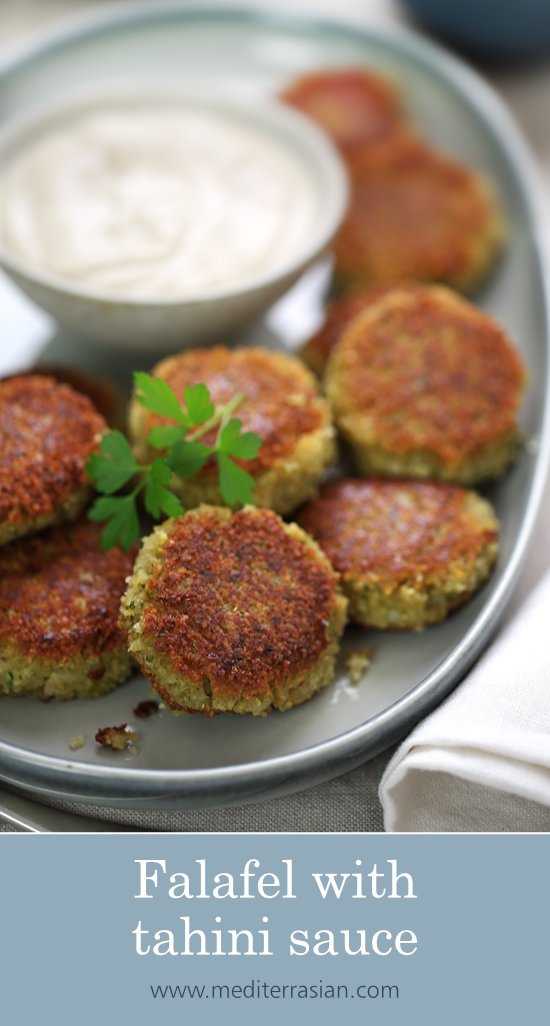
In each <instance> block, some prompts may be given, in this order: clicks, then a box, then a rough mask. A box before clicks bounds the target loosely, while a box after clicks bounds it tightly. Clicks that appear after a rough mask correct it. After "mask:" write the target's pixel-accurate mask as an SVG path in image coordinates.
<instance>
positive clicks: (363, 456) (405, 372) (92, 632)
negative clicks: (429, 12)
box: [0, 69, 525, 715]
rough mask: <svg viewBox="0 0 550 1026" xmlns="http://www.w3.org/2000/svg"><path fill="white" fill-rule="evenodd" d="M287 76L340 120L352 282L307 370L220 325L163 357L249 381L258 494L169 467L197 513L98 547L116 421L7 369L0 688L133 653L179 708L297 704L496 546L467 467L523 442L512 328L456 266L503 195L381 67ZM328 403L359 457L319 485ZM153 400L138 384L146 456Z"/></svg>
mask: <svg viewBox="0 0 550 1026" xmlns="http://www.w3.org/2000/svg"><path fill="white" fill-rule="evenodd" d="M283 98H284V99H285V101H286V102H289V103H293V104H294V105H295V106H297V107H299V108H300V109H302V110H303V111H305V112H306V113H307V114H309V115H310V116H313V117H314V118H315V119H316V120H317V121H318V122H319V123H320V124H321V125H322V126H323V127H324V128H325V129H326V130H327V131H328V132H329V134H330V135H332V137H333V139H334V141H335V142H336V144H337V145H338V146H339V147H340V150H341V152H342V154H343V156H344V159H345V161H346V163H347V166H348V168H349V173H350V180H351V183H352V190H351V202H350V208H349V212H348V216H347V218H346V220H345V222H344V225H343V227H342V229H341V231H340V233H339V235H338V237H337V239H336V242H335V248H334V260H335V278H334V280H335V285H336V288H337V289H339V290H340V292H342V290H345V294H344V295H340V296H338V297H337V298H333V299H332V300H331V302H330V303H329V305H328V308H327V314H326V321H325V324H324V326H323V327H322V328H321V330H320V331H319V332H317V333H316V335H315V336H314V337H313V338H312V339H310V340H309V341H308V343H307V344H306V346H305V347H304V349H303V350H302V356H303V359H304V360H305V363H307V364H309V368H310V369H308V367H306V365H305V363H304V362H302V361H301V360H300V359H298V358H296V357H293V356H289V355H284V354H281V353H275V352H269V351H266V350H262V349H259V348H255V349H254V348H242V349H236V350H229V349H227V348H225V347H223V346H216V347H213V348H210V349H196V350H192V351H187V352H185V353H182V354H181V355H179V356H176V357H170V358H169V359H167V360H164V361H162V362H161V363H160V364H159V365H158V366H157V367H156V368H155V370H154V372H153V373H154V374H156V375H157V376H158V377H160V378H162V379H163V380H165V381H166V382H168V384H169V385H170V386H171V387H172V388H173V390H174V391H175V392H176V394H178V395H182V394H183V390H184V388H185V387H186V386H189V385H195V384H198V383H199V382H203V383H204V384H206V385H207V387H208V389H209V391H210V394H211V397H212V400H213V401H214V402H215V403H216V404H222V403H225V402H227V401H228V400H229V399H230V398H231V397H232V396H233V395H234V394H235V393H236V392H237V391H242V392H243V393H244V394H245V397H246V398H245V400H244V401H243V403H242V405H241V406H240V407H239V418H240V419H241V421H242V426H243V429H244V430H246V431H254V432H256V433H257V434H258V435H260V436H261V437H262V438H263V440H264V441H263V445H262V448H261V450H260V453H259V455H258V457H257V459H255V460H254V461H247V462H246V463H245V464H243V466H245V467H246V469H247V470H248V472H249V473H251V474H252V476H253V477H254V479H255V501H256V506H255V507H254V508H252V507H245V508H244V509H241V510H237V511H234V512H233V511H230V510H229V509H226V508H224V507H223V503H222V499H221V495H220V492H219V487H218V482H217V477H216V473H215V468H214V467H213V466H210V465H209V464H207V465H206V466H205V467H204V468H203V470H202V471H200V473H199V474H197V475H195V477H194V478H191V479H185V480H184V479H178V477H177V476H174V477H173V478H172V482H171V485H170V487H171V488H172V489H173V490H174V492H175V493H176V494H177V495H178V496H179V497H180V498H181V500H182V502H183V505H184V506H185V507H186V508H187V509H188V510H189V511H190V512H188V513H187V514H186V515H185V516H184V517H182V518H180V519H179V520H168V521H166V522H165V523H163V524H161V525H159V526H158V527H157V528H155V530H154V531H153V532H152V534H151V535H149V537H147V538H145V539H144V541H143V543H142V546H141V550H140V552H139V554H138V556H137V559H136V561H135V565H134V568H133V572H132V573H131V570H132V564H133V556H134V554H129V555H125V554H123V553H121V552H120V551H119V550H116V549H115V550H112V551H111V552H109V553H100V551H99V544H98V531H97V528H96V527H95V526H94V525H92V524H91V523H89V522H87V521H86V520H82V519H77V518H78V517H79V514H80V513H81V511H82V510H83V509H84V507H85V505H86V503H87V501H88V500H89V486H88V484H87V482H86V476H85V463H86V459H87V457H88V455H89V453H90V452H91V451H94V449H95V448H97V445H98V444H99V440H100V438H101V435H102V433H103V431H104V430H105V427H106V425H105V421H104V420H103V419H102V417H101V416H100V415H99V414H98V413H97V411H95V410H94V408H93V406H92V404H91V402H90V401H89V400H88V399H85V397H83V396H79V395H78V394H77V393H76V392H75V391H74V390H73V389H71V388H70V387H69V386H68V385H66V384H60V383H59V382H56V381H54V380H53V379H51V378H45V377H43V378H40V377H26V378H25V377H17V378H12V379H10V381H6V382H0V438H2V456H1V461H0V462H1V466H0V541H1V542H4V543H6V542H8V543H9V544H7V545H6V544H5V545H4V547H3V548H2V549H0V575H1V580H0V691H4V692H10V693H14V692H15V693H17V692H24V691H30V692H32V693H34V694H36V695H38V696H39V697H49V696H55V697H59V698H68V697H73V696H75V695H85V696H90V695H92V694H99V693H102V692H103V691H106V690H108V689H109V688H110V687H113V686H115V685H116V684H117V683H119V682H120V681H121V680H123V679H124V678H125V677H126V676H127V675H128V673H129V671H130V656H131V658H132V659H134V660H135V661H136V662H137V663H138V664H139V666H140V667H141V669H142V670H143V672H144V674H145V675H146V676H147V677H148V678H149V680H150V681H151V682H152V684H153V686H154V687H155V689H156V690H157V691H158V692H159V694H160V695H161V696H162V698H163V700H164V701H165V703H166V704H167V706H169V707H170V708H171V709H172V710H174V711H176V712H181V711H200V712H202V713H205V714H207V715H215V714H216V713H218V712H223V711H231V712H235V713H252V714H253V715H264V714H265V713H267V712H269V711H270V710H271V709H273V708H275V709H281V710H284V709H288V708H290V707H292V706H294V705H298V704H300V703H302V702H304V701H306V700H307V699H309V698H310V697H312V695H314V694H315V693H316V692H317V691H318V690H319V689H320V688H322V687H324V686H325V685H327V684H328V683H330V681H331V680H332V679H333V675H334V666H335V659H336V656H337V653H338V648H339V642H340V638H341V635H342V633H343V630H344V627H345V623H346V619H347V617H348V615H349V617H350V618H351V619H352V620H355V621H356V622H358V623H360V624H363V625H364V626H366V627H371V628H378V629H414V630H420V629H422V628H424V627H425V626H427V625H428V624H432V623H437V622H440V621H441V620H443V619H444V618H445V617H446V616H447V615H448V613H449V612H450V611H451V610H452V609H454V608H455V607H457V606H458V605H460V604H462V603H463V602H465V601H466V600H467V599H468V598H469V597H470V596H471V595H472V594H473V593H474V592H475V591H476V590H477V589H478V588H479V586H480V585H481V584H482V583H483V582H484V581H485V580H486V578H487V577H488V575H489V574H490V572H491V569H492V567H493V566H494V563H495V560H496V558H497V551H498V522H497V518H496V515H495V513H494V510H493V509H492V507H491V505H490V503H489V502H488V501H487V500H486V499H485V498H482V497H481V496H480V495H478V494H476V493H475V492H473V491H471V490H470V489H471V487H472V486H474V485H477V484H479V483H481V482H484V481H486V480H488V479H490V478H496V477H499V476H501V475H502V474H503V473H504V472H505V471H506V470H507V469H508V467H509V466H510V464H511V463H512V461H513V460H514V458H515V455H516V453H517V450H518V445H519V441H520V434H519V429H518V423H517V415H518V409H519V405H520V401H521V396H522V391H523V387H524V383H525V370H524V367H523V364H522V361H521V359H520V357H519V355H518V353H517V352H516V350H515V349H514V346H513V345H512V343H511V342H510V340H509V339H508V337H507V335H506V333H505V332H504V330H503V329H502V328H501V327H500V326H499V325H498V324H497V323H496V322H495V321H494V320H492V318H490V317H489V316H488V315H486V314H484V313H482V312H481V311H480V310H478V309H476V308H475V307H474V306H472V305H471V304H470V303H469V302H468V301H467V300H465V299H464V298H462V297H461V296H459V295H458V294H457V293H456V292H454V291H453V290H452V288H460V289H463V290H470V289H471V288H473V287H474V286H475V285H476V284H477V283H478V282H479V281H481V280H482V278H483V277H484V276H485V274H486V273H487V272H488V271H489V269H490V267H491V266H492V264H493V263H494V261H495V259H496V257H497V255H498V253H499V251H500V248H501V246H502V240H503V234H504V233H503V220H502V216H501V214H500V211H499V207H498V203H497V201H496V199H495V198H494V196H493V194H492V192H491V190H490V188H489V187H488V186H487V185H486V184H485V183H484V182H483V181H482V180H481V179H480V178H479V177H478V176H477V175H475V174H473V173H472V172H471V171H469V170H468V169H466V168H463V167H462V166H461V165H459V164H457V162H456V161H454V160H452V159H451V158H448V157H446V156H444V155H442V154H439V153H436V152H435V151H433V150H432V149H430V148H429V147H428V146H427V145H426V144H425V143H423V142H421V141H420V140H418V139H416V138H415V137H414V135H413V133H412V131H411V129H410V127H409V125H408V123H407V121H406V119H405V117H404V115H403V113H402V110H401V105H400V102H399V98H398V94H397V92H396V90H395V88H394V86H393V85H391V84H390V83H388V82H387V81H386V80H385V79H384V78H382V77H381V76H379V75H377V74H373V73H370V72H366V71H363V70H360V71H359V70H354V69H348V70H346V71H341V72H338V71H336V72H327V73H323V74H315V75H310V76H307V77H306V78H303V79H301V80H300V81H299V82H297V83H295V84H293V85H292V86H290V87H289V88H288V89H287V90H286V92H285V94H284V97H283ZM434 282H437V283H438V284H433V283H434ZM449 286H452V288H451V287H449ZM312 371H313V372H315V373H312ZM315 375H317V376H318V377H322V379H323V389H324V395H323V394H322V392H321V386H320V384H319V382H318V381H317V380H316V377H315ZM29 389H31V390H32V395H31V393H30V392H29V391H28V390H29ZM25 390H27V391H25ZM333 421H334V423H335V426H336V428H337V429H338V431H339V433H340V436H341V439H342V440H343V444H344V445H345V446H347V448H348V450H349V452H350V454H351V458H352V460H353V462H354V465H355V468H356V473H357V476H356V477H353V478H339V479H336V480H331V481H330V483H329V484H326V485H324V486H323V487H321V490H320V492H319V487H320V486H321V485H322V482H323V480H324V479H325V477H326V474H327V471H328V470H329V468H330V467H331V466H333V464H334V462H335V458H336V432H335V428H334V426H333ZM158 423H162V420H161V419H160V418H158V417H156V415H153V414H151V413H149V412H148V411H147V410H145V409H144V408H143V407H142V406H141V405H140V404H139V403H138V402H137V401H136V400H133V402H132V404H131V407H130V415H129V434H130V439H131V441H132V444H133V447H134V450H135V452H136V455H137V457H138V458H139V460H140V461H144V460H147V459H148V457H149V456H150V455H151V454H150V453H149V450H148V445H147V437H148V435H149V432H150V430H151V428H152V427H153V426H154V425H155V424H158ZM205 441H206V442H208V441H209V439H208V436H207V437H206V438H205ZM283 516H284V517H286V518H289V517H294V516H297V520H298V524H299V525H300V526H298V524H296V523H293V522H290V523H289V522H285V521H284V520H283V519H282V517H283ZM62 522H63V523H64V524H65V526H63V527H58V526H54V525H57V524H60V523H62ZM35 532H40V533H35ZM24 534H28V535H31V534H32V537H29V538H28V539H26V540H25V541H23V540H12V539H22V537H23V535H24ZM130 574H131V575H130ZM129 575H130V576H129ZM126 579H127V580H126ZM119 607H120V616H119Z"/></svg>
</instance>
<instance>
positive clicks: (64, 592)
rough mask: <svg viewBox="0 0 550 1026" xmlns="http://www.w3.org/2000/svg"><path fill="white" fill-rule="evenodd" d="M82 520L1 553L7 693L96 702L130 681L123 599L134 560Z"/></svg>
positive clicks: (0, 638) (3, 684)
mask: <svg viewBox="0 0 550 1026" xmlns="http://www.w3.org/2000/svg"><path fill="white" fill-rule="evenodd" d="M100 533H101V531H100V528H99V526H98V525H97V524H92V523H91V522H89V521H86V520H81V521H79V522H78V523H76V524H71V525H70V526H68V527H58V528H56V529H54V530H51V531H47V532H44V533H42V534H40V535H36V536H35V537H32V538H27V539H25V540H24V541H17V542H14V543H13V544H12V545H7V546H5V547H4V548H2V549H1V550H0V693H4V694H10V695H17V694H23V693H27V694H33V695H35V696H36V697H38V698H61V699H68V698H76V697H82V698H91V697H93V696H96V695H102V694H104V693H105V692H107V691H110V690H111V689H112V688H114V687H115V686H116V685H117V684H119V683H120V682H121V681H123V680H125V678H126V677H128V676H129V673H130V667H131V662H130V658H129V656H128V653H127V648H126V638H125V635H124V633H123V632H122V631H121V629H120V628H119V626H118V610H119V603H120V597H121V595H122V592H123V591H124V587H125V581H126V577H127V576H128V574H129V573H130V572H131V569H132V563H133V555H132V554H128V553H124V552H122V550H121V549H112V550H111V551H110V552H101V551H100V548H99V538H100Z"/></svg>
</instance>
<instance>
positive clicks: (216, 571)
mask: <svg viewBox="0 0 550 1026" xmlns="http://www.w3.org/2000/svg"><path fill="white" fill-rule="evenodd" d="M345 619H346V600H345V599H344V598H343V596H342V595H341V594H340V592H339V589H338V586H337V576H336V574H335V573H334V571H333V569H332V567H331V566H330V563H329V562H328V560H327V558H326V556H324V555H323V553H322V552H321V551H320V549H319V548H318V546H317V545H316V544H315V542H313V541H312V540H311V538H308V536H307V535H306V534H304V532H303V531H302V530H301V529H300V528H299V527H297V526H296V524H290V525H287V524H284V523H283V521H282V520H281V519H280V518H279V517H278V516H277V515H276V514H275V513H273V512H271V511H270V510H265V509H255V508H252V507H250V506H247V507H245V508H244V509H243V510H240V511H238V512H236V513H232V512H231V511H230V510H228V509H225V508H223V507H211V506H201V507H200V508H199V509H197V510H194V511H192V512H191V513H188V514H187V515H186V516H185V517H182V518H180V519H179V520H169V521H167V522H166V523H165V524H162V525H161V526H160V527H157V528H156V529H155V531H154V532H153V534H151V535H150V536H149V537H148V538H146V539H145V541H144V542H143V545H142V548H141V552H140V554H139V556H138V558H137V560H136V565H135V570H134V574H133V576H132V577H131V579H130V581H129V583H128V588H127V590H126V593H125V595H124V597H123V599H122V603H121V620H122V623H123V625H124V627H125V628H126V630H127V632H128V645H129V650H130V653H131V654H132V656H133V657H134V658H135V659H136V661H137V662H138V663H139V665H140V666H141V669H142V670H143V672H144V674H145V675H146V676H147V677H149V679H150V680H151V682H152V684H153V686H154V687H155V688H156V690H157V691H158V692H159V693H160V694H161V695H162V697H163V699H164V701H165V702H166V703H167V704H168V705H169V706H170V708H172V709H173V710H187V711H200V712H203V713H206V714H208V715H213V714H214V713H217V712H234V713H252V714H253V715H254V716H261V715H264V714H265V713H267V712H269V711H270V710H271V709H272V708H275V709H290V708H291V706H294V705H298V704H300V703H302V702H305V701H306V700H307V699H309V698H311V697H312V695H313V694H315V692H316V691H318V690H319V689H320V688H322V687H324V686H325V685H326V684H329V683H330V681H331V680H332V677H333V672H334V661H335V658H336V654H337V651H338V643H339V638H340V635H341V633H342V631H343V629H344V624H345Z"/></svg>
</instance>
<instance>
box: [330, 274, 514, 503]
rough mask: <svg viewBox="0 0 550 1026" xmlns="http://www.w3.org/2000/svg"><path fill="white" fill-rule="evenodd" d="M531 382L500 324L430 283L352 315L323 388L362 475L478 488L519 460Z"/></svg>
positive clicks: (380, 301)
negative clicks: (521, 411) (520, 420)
mask: <svg viewBox="0 0 550 1026" xmlns="http://www.w3.org/2000/svg"><path fill="white" fill-rule="evenodd" d="M525 378H526V374H525V369H524V366H523V362H522V360H521V357H520V355H519V353H518V352H517V351H516V349H515V348H514V346H513V345H512V343H511V342H510V340H509V338H508V336H507V335H506V333H505V331H504V329H503V328H502V327H501V326H500V325H499V324H498V323H497V322H496V321H494V320H493V319H492V318H491V317H489V316H488V315H487V314H485V313H483V312H482V311H480V310H478V309H476V308H475V307H474V306H472V305H471V304H470V303H468V302H467V301H466V300H464V299H462V298H461V297H459V296H457V295H455V294H454V293H453V292H451V291H450V290H449V289H446V288H444V287H442V286H425V287H424V288H420V287H418V288H417V289H416V290H414V291H412V292H411V291H407V290H403V289H396V290H395V291H393V292H391V293H388V294H387V295H386V296H385V297H383V298H382V299H380V300H378V301H377V302H376V303H374V304H373V305H372V306H371V307H370V308H369V309H368V310H366V311H365V312H364V313H361V314H359V315H358V316H357V317H356V318H354V320H353V321H352V322H351V324H350V325H349V326H348V328H347V329H346V330H345V332H344V334H343V337H342V339H341V341H340V342H339V343H338V345H337V346H336V348H335V350H334V351H333V353H332V356H331V357H330V360H329V364H328V367H327V375H326V388H327V394H328V397H329V400H330V402H331V404H332V407H333V412H334V415H335V419H336V422H337V424H338V426H339V428H340V430H341V431H342V434H343V435H344V436H345V437H346V439H347V440H348V441H349V442H350V444H351V446H352V448H353V451H354V455H355V458H356V462H357V465H358V468H359V471H360V472H361V473H363V474H366V475H369V474H383V475H387V476H392V477H396V476H397V477H400V476H411V477H422V478H423V477H426V478H430V477H431V478H436V479H438V480H444V481H452V482H454V483H457V484H474V483H475V482H477V481H481V480H483V479H486V478H490V477H499V476H500V475H501V474H502V473H503V472H504V471H505V470H506V469H507V467H508V465H509V464H510V462H511V461H512V460H513V458H514V457H515V455H516V451H517V448H518V443H519V439H520V434H519V429H518V424H517V414H518V408H519V405H520V401H521V396H522V391H523V386H524V383H525Z"/></svg>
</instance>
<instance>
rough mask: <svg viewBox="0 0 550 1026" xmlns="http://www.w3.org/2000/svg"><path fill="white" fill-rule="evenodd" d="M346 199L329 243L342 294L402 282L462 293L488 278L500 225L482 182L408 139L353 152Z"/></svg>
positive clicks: (495, 206) (500, 237)
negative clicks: (444, 286)
mask: <svg viewBox="0 0 550 1026" xmlns="http://www.w3.org/2000/svg"><path fill="white" fill-rule="evenodd" d="M348 170H349V172H350V178H351V199H350V204H349V208H348V213H347V216H346V218H345V220H344V223H343V225H342V227H341V229H340V231H339V232H338V234H337V236H336V239H335V241H334V255H335V281H336V284H337V286H338V287H339V288H340V289H342V290H343V291H348V290H354V289H358V288H361V287H363V286H365V285H369V284H370V283H372V282H391V281H394V282H395V281H399V280H405V279H411V280H414V281H434V282H444V283H446V284H448V285H452V286H453V287H454V288H457V289H459V290H460V291H463V292H469V291H470V290H472V289H474V288H475V287H476V286H477V285H478V283H479V282H480V281H481V280H482V279H483V278H484V277H485V275H486V274H487V273H488V271H489V270H490V268H491V266H492V265H493V263H494V260H495V258H496V256H497V255H498V253H499V251H500V250H501V248H502V244H503V240H504V223H503V218H502V214H501V212H500V209H499V207H498V204H497V202H496V199H495V197H494V195H493V193H492V191H491V189H490V188H489V186H488V185H487V183H486V182H485V181H484V179H483V178H481V177H480V176H479V175H478V174H475V173H474V172H473V171H470V170H469V169H468V168H466V167H464V166H463V165H462V164H460V163H458V162H457V161H456V160H453V159H452V158H451V157H448V156H446V155H444V154H442V153H439V152H438V151H436V150H434V149H432V148H431V147H429V146H428V145H427V144H425V143H423V142H421V141H420V140H418V139H415V138H414V137H412V136H401V137H400V138H397V139H394V140H391V141H390V142H388V143H385V144H383V145H380V146H377V147H374V148H373V147H369V146H366V147H364V148H363V149H360V150H358V151H357V152H356V153H355V154H354V155H353V156H352V158H350V161H349V162H348Z"/></svg>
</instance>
